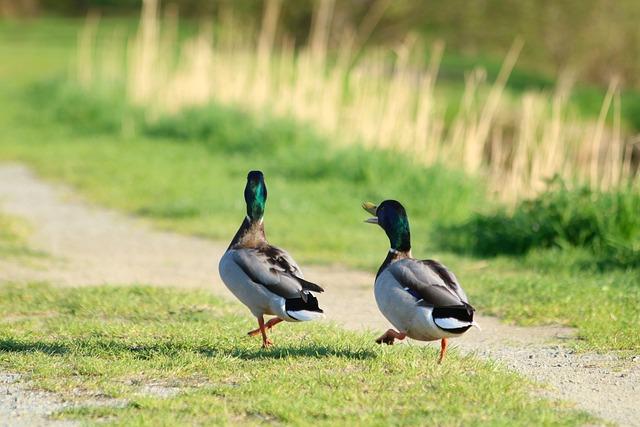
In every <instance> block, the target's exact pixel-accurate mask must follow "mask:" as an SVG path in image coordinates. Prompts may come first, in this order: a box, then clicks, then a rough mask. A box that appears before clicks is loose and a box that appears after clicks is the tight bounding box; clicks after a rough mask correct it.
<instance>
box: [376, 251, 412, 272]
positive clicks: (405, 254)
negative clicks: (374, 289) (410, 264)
mask: <svg viewBox="0 0 640 427" xmlns="http://www.w3.org/2000/svg"><path fill="white" fill-rule="evenodd" d="M404 258H411V248H409V249H408V250H406V251H399V250H396V249H393V248H391V249H389V252H387V257H386V258H385V259H384V261H383V262H382V265H381V266H380V268H379V269H378V273H377V274H376V279H377V278H378V276H379V275H380V274H382V272H383V271H384V269H385V268H387V267H389V266H390V265H391V264H393V263H394V262H396V261H398V260H401V259H404Z"/></svg>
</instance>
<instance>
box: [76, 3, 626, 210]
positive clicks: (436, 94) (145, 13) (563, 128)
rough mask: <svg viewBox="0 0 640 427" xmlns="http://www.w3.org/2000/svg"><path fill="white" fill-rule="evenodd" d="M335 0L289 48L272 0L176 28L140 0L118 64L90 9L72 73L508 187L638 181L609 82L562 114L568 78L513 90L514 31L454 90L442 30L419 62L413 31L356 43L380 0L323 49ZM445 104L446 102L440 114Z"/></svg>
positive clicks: (150, 101) (136, 95) (150, 99)
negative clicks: (578, 108) (246, 19)
mask: <svg viewBox="0 0 640 427" xmlns="http://www.w3.org/2000/svg"><path fill="white" fill-rule="evenodd" d="M334 1H335V0H320V1H319V2H318V7H317V10H316V13H315V16H314V19H313V22H312V26H311V33H310V36H309V43H308V45H306V46H303V47H298V48H294V43H293V41H292V40H291V39H290V38H288V37H287V36H286V35H285V36H282V37H277V36H278V32H277V29H278V17H279V13H280V8H281V7H282V2H281V0H266V1H265V7H264V16H263V19H262V24H261V30H260V32H259V33H257V35H256V36H255V37H252V35H253V34H254V33H253V32H251V31H247V30H246V29H243V23H238V22H233V19H232V18H229V19H228V20H227V21H228V22H218V23H216V25H215V26H214V25H204V26H203V29H202V30H201V31H200V32H199V34H197V35H196V36H194V37H191V38H189V39H186V40H184V41H178V39H177V37H176V34H177V31H176V28H177V25H178V21H177V15H176V13H175V11H172V10H171V9H169V10H168V13H166V14H165V15H166V16H164V18H162V19H161V18H160V16H159V12H158V3H157V0H144V2H143V9H142V14H141V19H140V26H139V29H138V32H137V34H136V36H135V37H134V38H133V39H131V40H130V41H129V43H128V45H127V46H126V49H127V53H128V55H127V57H128V59H127V61H124V62H122V63H121V64H120V67H119V68H118V67H117V66H116V65H114V64H115V62H114V61H113V59H109V58H112V57H113V56H114V54H113V46H111V48H110V49H106V50H105V52H106V53H105V55H104V56H109V58H103V59H101V60H100V59H96V56H99V55H94V54H92V52H91V49H92V48H93V46H94V45H95V40H93V39H94V38H95V33H96V31H95V27H96V26H97V25H98V21H97V19H95V18H89V19H88V20H87V24H86V28H85V29H84V31H83V32H82V35H81V37H80V50H79V65H78V78H79V80H80V82H81V83H82V84H83V85H85V86H86V87H91V85H94V84H99V80H100V78H99V77H98V76H104V75H109V76H111V77H110V78H112V79H113V78H115V77H114V76H116V75H117V74H118V70H119V78H120V79H121V80H122V81H124V82H126V92H127V96H128V98H129V100H130V101H131V103H133V104H135V105H139V106H142V107H145V108H147V109H148V111H149V113H150V117H154V116H156V115H157V114H171V113H175V112H178V111H180V110H182V109H184V108H187V107H193V106H197V105H203V104H206V103H209V102H211V101H215V102H217V103H222V104H228V105H233V106H239V107H241V108H244V109H246V110H249V111H252V112H255V113H263V112H268V114H275V115H281V116H288V117H293V118H295V119H298V120H300V121H303V122H306V123H309V124H310V125H312V126H314V127H315V128H317V129H318V130H319V131H321V132H323V133H324V134H326V135H328V136H329V137H331V138H332V139H334V140H335V141H336V143H347V144H348V143H361V144H365V145H367V146H370V147H382V148H390V149H396V150H400V151H403V152H406V153H409V154H410V155H412V156H413V157H414V158H415V159H416V161H419V162H422V163H424V164H425V165H432V164H436V163H440V164H444V165H447V166H451V167H454V168H463V169H464V170H465V171H467V172H469V173H472V174H481V175H484V176H486V178H487V180H488V182H489V184H490V187H491V188H492V189H493V190H494V191H495V192H496V194H497V195H498V196H499V197H500V198H501V199H503V200H507V201H513V200H516V199H519V198H522V197H526V196H531V195H533V194H536V193H538V192H540V191H541V190H543V189H544V188H545V186H546V182H547V180H548V179H549V178H552V177H554V176H559V177H561V178H563V179H564V180H565V181H566V182H568V183H581V184H585V183H586V184H589V185H591V186H592V187H594V188H598V189H605V190H606V189H609V188H613V187H616V186H620V185H625V184H627V183H630V182H632V181H634V180H636V181H637V178H634V177H635V176H636V171H635V170H634V166H633V165H632V156H631V150H632V145H631V144H630V142H629V141H628V140H627V139H628V138H625V136H624V134H623V132H622V126H621V120H620V90H619V87H618V84H617V82H615V81H614V82H612V83H611V85H610V87H609V89H608V91H607V95H606V97H605V100H604V102H603V104H602V108H601V112H600V115H599V117H598V119H597V120H592V121H588V120H584V119H579V118H577V117H576V116H575V115H573V114H572V112H571V109H570V108H569V105H568V98H569V95H570V86H571V85H570V84H569V83H568V80H561V81H560V82H559V84H558V87H557V89H556V91H555V92H553V93H544V92H527V93H525V94H524V95H522V96H520V97H516V98H513V97H511V96H509V95H508V94H507V92H506V91H505V85H506V82H507V80H508V78H509V75H510V73H511V71H512V69H513V67H514V65H515V63H516V61H517V58H518V55H519V52H520V50H521V48H522V42H520V41H518V40H516V41H515V42H514V44H513V45H512V47H511V49H510V50H509V52H508V54H507V55H506V57H505V60H504V63H503V65H502V69H501V71H500V73H499V75H498V77H497V79H496V80H495V81H494V82H491V83H489V82H487V81H486V76H485V73H484V72H483V71H482V70H475V71H474V72H472V73H469V75H468V76H467V77H466V81H465V89H464V93H463V95H462V97H461V99H451V98H450V97H447V96H443V95H442V94H441V91H439V90H438V87H437V84H436V82H437V75H438V70H439V64H440V59H441V57H442V54H443V50H444V46H443V45H442V44H441V43H436V44H435V45H434V46H433V47H432V49H431V55H430V63H429V64H427V65H426V66H425V65H423V64H422V61H421V60H417V61H416V60H414V57H415V56H416V55H415V53H416V52H418V51H420V44H419V41H418V40H416V39H415V38H413V37H411V36H408V37H407V38H406V40H405V41H404V43H402V44H401V45H399V46H397V47H396V48H395V49H392V50H390V49H385V48H368V49H362V45H363V43H364V41H366V39H367V37H368V35H369V34H370V32H371V31H372V29H373V27H374V26H375V24H376V22H377V20H379V19H380V17H381V16H382V13H383V12H384V9H385V7H386V5H387V4H388V3H389V2H388V1H387V0H381V1H379V2H377V3H376V4H375V5H374V6H373V7H372V9H371V11H370V12H369V14H368V15H367V16H365V18H364V20H363V22H362V24H361V26H360V28H357V29H343V30H342V32H341V33H340V34H338V35H337V37H339V40H340V43H339V47H338V49H337V51H331V52H329V50H328V48H327V46H328V40H329V37H330V36H331V34H332V11H333V6H334ZM334 33H335V30H334ZM333 36H334V37H336V34H334V35H333ZM115 56H117V55H115ZM104 64H108V70H105V69H104V68H107V67H106V66H105V65H104ZM96 69H98V70H96ZM92 79H93V80H92ZM447 111H456V113H455V116H454V117H453V118H450V117H447V115H446V113H447ZM607 123H613V125H612V126H609V125H608V124H607Z"/></svg>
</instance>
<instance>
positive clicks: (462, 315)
mask: <svg viewBox="0 0 640 427" xmlns="http://www.w3.org/2000/svg"><path fill="white" fill-rule="evenodd" d="M475 311H476V310H475V309H474V308H473V307H472V306H471V305H470V304H467V303H462V304H461V305H448V306H444V307H433V317H434V318H446V317H453V318H454V319H458V320H462V321H463V322H473V313H474V312H475Z"/></svg>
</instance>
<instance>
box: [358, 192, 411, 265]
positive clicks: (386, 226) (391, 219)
mask: <svg viewBox="0 0 640 427" xmlns="http://www.w3.org/2000/svg"><path fill="white" fill-rule="evenodd" d="M362 208H363V209H364V210H365V211H367V212H369V213H370V214H372V215H373V218H369V219H367V220H366V222H368V223H371V224H378V225H379V226H380V227H382V229H383V230H384V231H385V233H387V237H389V243H390V244H391V249H395V250H396V251H402V252H406V251H409V250H410V249H411V233H410V231H409V218H408V217H407V212H406V211H405V210H404V207H403V206H402V205H401V204H400V202H398V201H396V200H385V201H384V202H382V203H380V205H379V206H376V205H374V204H373V203H371V202H365V203H363V204H362Z"/></svg>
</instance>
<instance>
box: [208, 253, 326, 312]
mask: <svg viewBox="0 0 640 427" xmlns="http://www.w3.org/2000/svg"><path fill="white" fill-rule="evenodd" d="M284 266H287V267H284ZM219 271H220V277H222V280H223V282H224V284H225V285H226V286H227V288H228V289H229V290H230V291H231V292H232V293H233V295H235V296H236V298H238V299H239V300H240V301H241V302H242V303H243V304H244V305H246V306H247V307H248V308H249V310H251V313H253V315H254V316H256V317H259V316H263V315H273V316H277V317H279V318H281V319H283V320H286V321H290V322H294V321H300V320H311V318H318V317H322V313H321V312H312V311H310V310H304V309H303V310H300V309H299V308H301V307H297V308H298V309H297V310H296V309H292V308H291V304H288V303H287V301H288V300H289V301H291V300H294V301H295V300H300V299H304V300H306V301H299V302H307V301H308V300H309V299H311V298H314V297H313V296H312V295H311V294H310V293H309V292H308V290H305V289H304V288H303V285H302V284H301V283H305V282H304V276H303V274H302V271H300V268H299V267H298V265H297V264H296V262H295V261H294V260H293V258H291V256H290V255H289V254H288V253H287V252H286V251H284V250H282V249H279V248H276V247H273V246H269V245H265V246H264V247H261V248H237V249H231V248H230V249H229V250H228V251H227V252H226V253H225V254H224V256H223V257H222V259H221V260H220V264H219ZM307 283H308V282H307Z"/></svg>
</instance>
